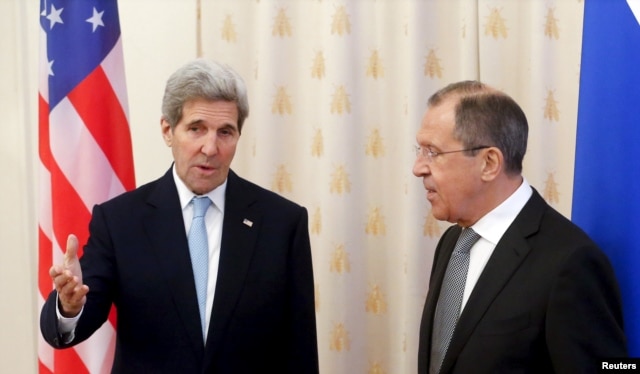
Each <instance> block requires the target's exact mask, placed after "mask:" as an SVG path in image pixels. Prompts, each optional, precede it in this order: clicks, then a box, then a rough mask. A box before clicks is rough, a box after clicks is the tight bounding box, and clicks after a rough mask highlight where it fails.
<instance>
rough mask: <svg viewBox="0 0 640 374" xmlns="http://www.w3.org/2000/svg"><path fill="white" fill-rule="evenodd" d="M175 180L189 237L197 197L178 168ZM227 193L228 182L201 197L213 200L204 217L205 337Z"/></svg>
mask: <svg viewBox="0 0 640 374" xmlns="http://www.w3.org/2000/svg"><path fill="white" fill-rule="evenodd" d="M173 180H174V181H175V182H176V188H177V189H178V196H179V198H180V207H181V208H182V219H184V230H185V233H186V235H189V229H190V228H191V221H192V220H193V203H191V200H192V199H193V197H194V196H196V195H195V194H194V193H193V192H191V191H190V190H189V188H187V186H186V185H185V184H184V182H183V181H182V179H180V177H178V174H177V173H176V167H175V165H174V166H173ZM226 191H227V180H226V179H225V181H224V183H222V184H221V185H220V186H218V187H217V188H216V189H214V190H213V191H210V192H209V193H207V194H204V195H201V196H207V197H209V199H211V202H212V203H213V204H211V206H209V209H207V213H206V214H205V216H204V224H205V226H206V228H207V243H208V244H209V276H208V281H207V307H206V318H205V321H206V326H205V337H204V340H205V341H206V340H207V336H206V334H207V333H208V331H209V320H210V319H211V310H212V308H213V298H214V296H215V291H216V281H217V279H218V265H219V263H220V242H221V240H222V222H223V218H224V197H225V192H226Z"/></svg>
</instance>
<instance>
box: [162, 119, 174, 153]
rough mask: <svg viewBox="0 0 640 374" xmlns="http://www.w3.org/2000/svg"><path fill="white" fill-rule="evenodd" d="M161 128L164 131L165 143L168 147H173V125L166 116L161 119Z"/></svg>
mask: <svg viewBox="0 0 640 374" xmlns="http://www.w3.org/2000/svg"><path fill="white" fill-rule="evenodd" d="M160 129H161V131H162V138H164V144H166V145H167V147H171V144H172V143H173V131H172V130H171V125H169V122H167V120H165V119H164V118H161V119H160Z"/></svg>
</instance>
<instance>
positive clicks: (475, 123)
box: [413, 81, 627, 374]
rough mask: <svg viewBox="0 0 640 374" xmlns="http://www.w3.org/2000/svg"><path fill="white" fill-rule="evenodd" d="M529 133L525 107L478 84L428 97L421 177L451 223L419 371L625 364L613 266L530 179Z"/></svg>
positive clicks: (584, 368) (437, 212)
mask: <svg viewBox="0 0 640 374" xmlns="http://www.w3.org/2000/svg"><path fill="white" fill-rule="evenodd" d="M527 135H528V124H527V119H526V117H525V114H524V112H523V111H522V109H521V108H520V107H519V106H518V104H517V103H516V102H515V101H514V100H513V99H511V98H510V97H509V96H508V95H506V94H505V93H503V92H500V91H498V90H496V89H494V88H492V87H489V86H487V85H485V84H482V83H480V82H477V81H463V82H458V83H453V84H451V85H449V86H447V87H445V88H443V89H441V90H440V91H438V92H436V93H435V94H434V95H433V96H431V97H430V98H429V101H428V105H427V110H426V112H425V114H424V117H423V119H422V124H421V127H420V129H419V130H418V133H417V136H416V139H417V142H418V145H417V146H416V160H415V165H414V167H413V173H414V174H415V175H416V176H417V177H419V178H422V182H423V184H424V188H425V190H426V191H427V192H426V197H427V200H429V202H430V203H431V208H432V214H433V216H434V217H435V218H436V219H438V220H442V221H448V222H451V223H453V224H454V225H453V226H451V227H450V228H449V229H447V231H446V232H445V233H444V234H443V236H442V238H441V239H440V241H439V243H438V246H437V248H436V252H435V255H434V260H433V267H432V270H431V277H430V281H429V292H428V295H427V299H426V303H425V306H424V311H423V316H422V323H421V326H420V347H419V356H418V372H419V373H421V374H426V373H465V374H466V373H512V372H518V373H591V372H597V371H598V369H599V365H600V362H601V360H602V359H603V358H612V357H625V356H626V355H627V349H626V339H625V336H624V332H623V322H622V307H621V300H620V292H619V290H618V284H617V281H616V279H615V276H614V273H613V270H612V267H611V265H610V263H609V260H608V259H607V257H606V255H605V254H604V253H603V252H602V251H601V250H600V249H599V248H598V247H597V245H596V244H595V243H594V242H593V241H592V240H591V239H590V238H589V237H588V236H587V235H586V234H585V233H584V232H583V231H582V230H580V229H579V228H578V227H577V226H576V225H574V224H573V223H572V222H570V221H569V220H568V219H566V218H565V217H564V216H562V215H561V214H560V213H558V212H557V211H555V210H554V209H553V208H552V207H551V206H549V205H548V204H547V203H546V202H545V200H544V199H543V198H542V197H541V196H540V194H539V193H538V192H537V191H536V190H535V189H533V188H532V187H531V186H530V185H529V184H528V183H527V181H526V179H524V178H523V176H522V159H523V157H524V154H525V151H526V149H527ZM459 238H463V239H462V240H460V242H465V243H466V246H465V245H463V244H457V242H458V239H459Z"/></svg>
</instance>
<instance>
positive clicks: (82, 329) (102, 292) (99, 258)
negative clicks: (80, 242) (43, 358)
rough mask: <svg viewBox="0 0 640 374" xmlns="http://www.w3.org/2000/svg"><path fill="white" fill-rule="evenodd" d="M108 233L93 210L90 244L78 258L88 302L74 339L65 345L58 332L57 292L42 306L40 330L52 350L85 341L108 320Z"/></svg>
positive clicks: (97, 209)
mask: <svg viewBox="0 0 640 374" xmlns="http://www.w3.org/2000/svg"><path fill="white" fill-rule="evenodd" d="M108 243H110V241H109V240H108V231H107V227H106V224H105V220H104V218H103V215H102V210H101V209H100V206H98V205H96V206H95V207H94V209H93V213H92V218H91V221H90V223H89V241H88V243H87V245H85V247H84V253H83V255H82V257H81V258H80V265H81V267H82V280H83V283H84V284H86V285H87V286H89V293H88V294H87V302H86V304H85V305H84V308H83V311H82V315H81V316H80V319H79V320H78V324H77V326H76V328H75V338H74V339H73V340H72V341H70V342H67V343H65V342H64V339H63V337H62V335H61V334H60V332H59V330H58V317H57V314H56V300H57V297H56V296H57V293H56V291H55V290H54V291H52V292H51V294H50V295H49V297H48V298H47V301H46V302H45V304H44V305H43V307H42V311H41V314H40V330H41V332H42V336H43V338H44V339H45V340H46V341H47V343H49V344H50V345H51V346H52V347H54V348H67V347H71V346H74V345H76V344H79V343H81V342H83V341H84V340H86V339H88V338H89V337H90V336H91V335H92V334H93V333H94V332H95V331H96V330H97V329H98V328H99V327H100V326H102V324H103V323H104V322H105V321H106V320H107V317H108V315H109V311H110V309H111V303H112V297H111V292H110V291H109V290H110V289H111V286H110V280H111V279H112V278H111V276H110V274H112V273H111V271H110V269H111V266H110V265H109V264H111V263H112V262H113V261H112V256H111V255H112V251H111V250H109V248H110V246H109V244H108Z"/></svg>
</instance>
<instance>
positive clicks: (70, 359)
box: [38, 30, 135, 374]
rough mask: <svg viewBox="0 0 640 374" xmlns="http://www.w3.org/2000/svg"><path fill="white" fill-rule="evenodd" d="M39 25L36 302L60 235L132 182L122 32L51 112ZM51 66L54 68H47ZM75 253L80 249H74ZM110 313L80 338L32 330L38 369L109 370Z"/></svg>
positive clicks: (84, 227)
mask: <svg viewBox="0 0 640 374" xmlns="http://www.w3.org/2000/svg"><path fill="white" fill-rule="evenodd" d="M46 38H47V35H46V33H45V32H44V30H41V32H40V43H41V44H40V51H41V53H40V74H39V75H40V76H39V97H38V104H39V160H40V163H39V177H40V180H39V225H38V243H39V248H38V251H39V252H38V258H39V264H38V289H39V298H38V302H39V307H40V308H41V307H42V305H43V303H44V301H45V300H46V298H47V296H48V295H49V293H50V292H51V290H52V289H53V283H52V281H51V278H50V277H49V268H50V267H51V266H52V265H53V264H54V263H56V264H59V263H62V258H63V253H64V248H65V246H66V241H67V235H69V234H71V233H73V234H75V235H76V236H77V237H78V240H79V242H80V244H81V245H82V244H84V243H86V241H87V238H88V223H89V219H90V218H91V209H92V207H93V206H94V205H95V204H99V203H101V202H103V201H105V200H107V199H109V198H112V197H114V196H116V195H119V194H121V193H122V192H124V191H127V190H131V189H133V188H134V187H135V178H134V169H133V155H132V151H131V136H130V131H129V121H128V106H127V94H126V85H125V79H124V77H125V76H124V64H123V55H122V39H120V40H118V42H117V43H116V45H115V46H114V48H113V49H112V50H111V52H110V53H109V54H108V55H107V57H106V58H105V59H104V60H103V61H102V63H101V64H100V66H99V67H98V68H97V69H95V70H94V71H93V72H92V73H91V74H89V75H88V76H87V77H86V78H85V79H84V80H83V81H82V82H81V83H80V84H79V85H78V86H77V87H75V88H74V89H73V90H72V91H71V92H70V94H69V95H68V96H67V97H66V98H64V99H63V100H62V101H61V102H60V103H59V104H58V105H57V106H56V107H55V108H54V109H53V110H52V111H51V112H49V105H48V102H49V100H48V75H49V62H48V61H47V53H46V46H47V43H46ZM54 71H55V69H54ZM79 255H81V251H80V253H79ZM115 323H116V321H115V312H114V310H113V309H112V312H111V314H110V316H109V321H108V323H105V324H104V325H103V326H102V327H101V328H100V329H99V330H98V331H96V332H95V333H94V334H93V336H92V337H91V338H89V339H88V340H87V341H85V342H83V343H81V344H79V345H77V346H75V347H73V348H70V349H64V350H54V349H53V348H51V347H50V346H49V345H48V344H47V343H46V342H45V341H44V339H42V337H40V339H39V349H38V357H39V371H40V373H65V374H66V373H109V372H110V370H111V365H112V361H113V353H114V343H115Z"/></svg>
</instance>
